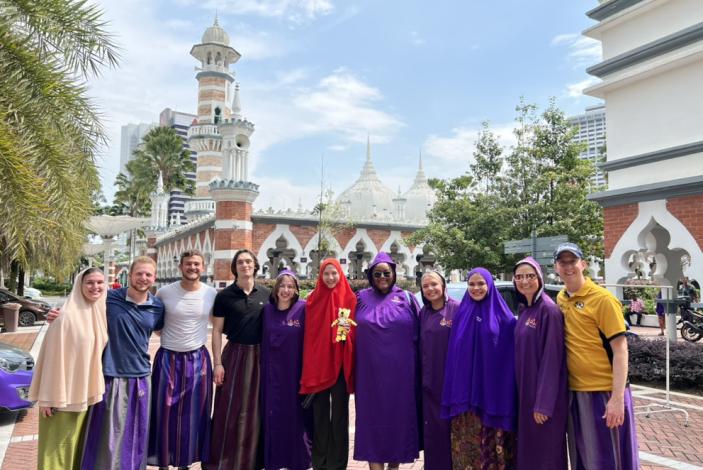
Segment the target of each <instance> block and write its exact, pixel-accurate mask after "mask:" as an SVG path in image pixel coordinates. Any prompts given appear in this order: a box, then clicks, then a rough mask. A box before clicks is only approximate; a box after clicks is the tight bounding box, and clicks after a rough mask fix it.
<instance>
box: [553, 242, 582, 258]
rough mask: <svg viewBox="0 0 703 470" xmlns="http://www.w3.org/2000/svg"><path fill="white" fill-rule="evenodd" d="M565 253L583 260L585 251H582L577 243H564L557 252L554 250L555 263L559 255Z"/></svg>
mask: <svg viewBox="0 0 703 470" xmlns="http://www.w3.org/2000/svg"><path fill="white" fill-rule="evenodd" d="M564 252H569V253H571V254H573V255H574V256H576V257H577V258H581V259H583V251H581V248H579V246H578V245H577V244H576V243H571V242H566V243H562V244H561V245H559V246H558V247H557V249H556V250H554V261H556V260H557V258H559V255H560V254H562V253H564Z"/></svg>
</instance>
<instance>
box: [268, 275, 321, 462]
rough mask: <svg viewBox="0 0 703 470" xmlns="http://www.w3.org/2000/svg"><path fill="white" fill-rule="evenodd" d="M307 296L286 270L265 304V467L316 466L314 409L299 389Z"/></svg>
mask: <svg viewBox="0 0 703 470" xmlns="http://www.w3.org/2000/svg"><path fill="white" fill-rule="evenodd" d="M304 328H305V302H304V301H302V300H298V280H297V279H296V278H295V274H294V273H293V272H292V271H289V270H288V269H284V270H283V271H281V272H280V273H279V275H278V277H277V278H276V284H275V285H274V287H273V291H272V292H271V302H270V303H269V304H268V305H266V306H265V307H264V310H263V337H262V341H261V389H262V396H263V400H262V403H263V417H264V420H263V436H264V468H265V469H266V470H278V469H280V468H288V469H290V470H305V469H307V468H310V451H311V444H312V442H311V435H310V427H311V426H310V423H311V422H312V416H311V413H310V410H304V409H303V407H302V406H301V396H300V395H298V388H299V386H300V375H301V373H302V369H303V331H304Z"/></svg>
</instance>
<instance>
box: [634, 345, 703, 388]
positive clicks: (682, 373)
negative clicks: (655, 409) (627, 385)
mask: <svg viewBox="0 0 703 470" xmlns="http://www.w3.org/2000/svg"><path fill="white" fill-rule="evenodd" d="M628 346H629V357H630V366H629V376H630V381H631V382H633V383H637V382H647V383H652V382H657V383H660V384H661V385H664V384H665V383H666V341H664V340H659V339H657V340H645V339H637V338H634V339H629V340H628ZM670 348H671V349H670V351H669V379H670V380H671V384H672V385H674V386H676V387H682V388H691V387H693V388H696V387H701V386H703V367H701V364H703V347H701V345H700V344H691V343H685V342H684V343H678V342H677V343H674V344H671V346H670Z"/></svg>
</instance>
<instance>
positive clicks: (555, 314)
mask: <svg viewBox="0 0 703 470" xmlns="http://www.w3.org/2000/svg"><path fill="white" fill-rule="evenodd" d="M542 308H543V309H544V310H543V312H542V313H543V315H542V328H541V331H540V334H541V340H542V344H541V346H542V355H541V361H540V364H539V370H538V371H537V384H538V385H537V394H536V397H535V408H534V412H536V413H542V414H543V415H546V416H550V417H551V416H553V413H554V404H555V403H556V401H557V398H558V396H559V394H560V393H563V392H564V391H563V390H561V388H562V387H561V385H560V376H561V374H562V370H563V368H564V360H565V357H564V317H563V316H562V314H561V312H560V311H559V308H558V307H557V306H556V305H544V306H543V307H542Z"/></svg>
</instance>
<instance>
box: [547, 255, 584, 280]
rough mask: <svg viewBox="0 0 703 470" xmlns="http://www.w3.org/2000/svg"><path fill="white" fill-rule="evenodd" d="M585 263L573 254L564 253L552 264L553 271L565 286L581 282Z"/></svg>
mask: <svg viewBox="0 0 703 470" xmlns="http://www.w3.org/2000/svg"><path fill="white" fill-rule="evenodd" d="M585 268H586V262H585V261H584V260H582V259H581V258H579V257H578V256H576V255H574V254H573V253H569V252H568V251H567V252H564V253H562V254H560V255H559V258H557V260H556V261H555V262H554V270H555V271H556V272H557V274H558V275H559V277H560V278H561V280H562V281H564V283H565V284H573V283H580V282H583V270H584V269H585Z"/></svg>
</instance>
